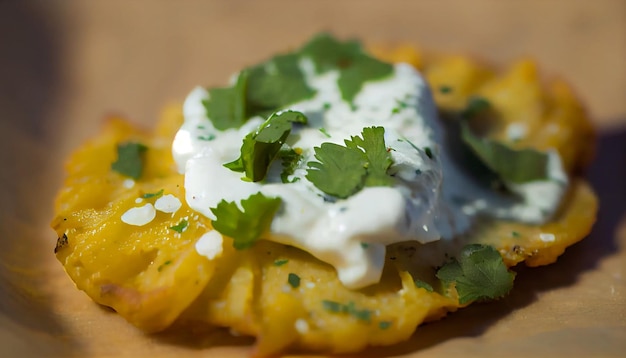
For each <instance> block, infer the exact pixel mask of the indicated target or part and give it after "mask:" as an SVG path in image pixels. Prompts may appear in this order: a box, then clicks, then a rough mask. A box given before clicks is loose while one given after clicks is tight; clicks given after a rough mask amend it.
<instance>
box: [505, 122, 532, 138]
mask: <svg viewBox="0 0 626 358" xmlns="http://www.w3.org/2000/svg"><path fill="white" fill-rule="evenodd" d="M527 130H528V129H527V128H526V124H524V123H511V124H509V125H508V126H507V127H506V136H507V137H508V138H509V139H510V140H513V141H515V140H521V139H524V137H525V136H526V131H527Z"/></svg>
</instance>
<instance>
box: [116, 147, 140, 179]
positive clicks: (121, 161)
mask: <svg viewBox="0 0 626 358" xmlns="http://www.w3.org/2000/svg"><path fill="white" fill-rule="evenodd" d="M146 150H148V147H146V146H145V145H143V144H141V143H136V142H128V143H123V144H118V145H117V160H116V161H115V162H113V163H112V164H111V169H112V170H114V171H116V172H118V173H120V174H122V175H125V176H127V177H131V178H133V179H135V180H137V179H139V178H140V177H141V173H142V172H143V165H144V162H143V161H144V153H145V151H146Z"/></svg>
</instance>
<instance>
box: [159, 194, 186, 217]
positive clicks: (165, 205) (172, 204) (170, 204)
mask: <svg viewBox="0 0 626 358" xmlns="http://www.w3.org/2000/svg"><path fill="white" fill-rule="evenodd" d="M182 205H183V204H182V203H181V202H180V200H179V199H178V198H177V197H175V196H174V195H172V194H167V195H163V196H162V197H160V198H158V199H157V201H156V202H155V203H154V207H155V208H156V209H157V210H158V211H162V212H164V213H175V212H177V211H178V209H180V207H181V206H182Z"/></svg>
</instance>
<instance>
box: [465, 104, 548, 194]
mask: <svg viewBox="0 0 626 358" xmlns="http://www.w3.org/2000/svg"><path fill="white" fill-rule="evenodd" d="M490 108H491V104H490V103H489V101H487V100H486V99H485V98H482V97H472V98H470V100H469V102H468V104H467V107H466V108H465V109H464V110H463V111H462V112H461V117H462V118H461V120H460V121H459V125H460V132H461V139H462V140H463V142H464V143H465V145H466V146H467V147H468V148H469V149H470V150H471V152H473V153H474V154H475V156H476V157H477V158H478V159H479V160H480V162H482V164H484V165H485V166H486V167H487V168H488V169H489V170H490V171H491V172H493V173H494V174H496V175H497V176H498V177H499V178H500V179H501V180H502V181H504V182H505V183H507V182H508V183H518V184H519V183H526V182H531V181H536V180H546V179H548V178H549V171H548V153H546V152H541V151H538V150H535V149H531V148H524V149H514V148H512V147H510V146H508V145H507V144H505V143H502V142H499V141H495V140H492V139H489V138H486V137H481V136H477V135H475V134H474V133H473V132H472V129H471V127H470V124H469V121H470V120H471V119H473V118H475V117H476V116H478V115H480V114H482V113H485V112H486V111H488V110H489V109H490Z"/></svg>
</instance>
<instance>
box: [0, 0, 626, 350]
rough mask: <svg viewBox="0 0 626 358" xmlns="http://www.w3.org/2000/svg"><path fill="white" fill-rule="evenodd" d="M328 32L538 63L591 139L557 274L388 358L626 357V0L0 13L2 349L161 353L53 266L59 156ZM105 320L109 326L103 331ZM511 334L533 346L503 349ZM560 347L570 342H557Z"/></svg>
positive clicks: (6, 6)
mask: <svg viewBox="0 0 626 358" xmlns="http://www.w3.org/2000/svg"><path fill="white" fill-rule="evenodd" d="M322 30H328V31H332V32H334V33H335V34H337V35H339V36H341V37H359V38H361V39H363V40H365V41H367V42H375V43H380V42H385V43H386V42H390V43H411V44H415V45H417V46H419V47H421V48H424V49H428V50H433V51H446V52H450V51H455V52H465V53H470V54H473V55H475V56H478V57H480V58H483V59H485V60H487V61H491V62H493V63H496V64H500V65H505V64H506V63H508V62H510V61H512V60H514V59H517V58H520V57H522V56H530V57H533V58H535V59H536V60H537V61H538V62H539V63H540V66H541V68H542V70H543V73H544V74H545V75H546V76H548V77H549V76H562V77H564V78H566V79H568V80H569V81H570V82H571V83H572V85H573V86H574V87H575V88H576V91H577V93H578V94H579V96H580V98H581V99H582V100H583V101H584V102H585V103H586V104H587V106H588V110H589V113H590V115H591V117H592V119H593V121H594V122H595V123H596V124H597V126H598V128H599V131H600V144H599V155H598V159H597V160H596V162H595V163H594V165H593V167H592V168H591V170H590V173H591V174H590V179H591V180H592V183H594V185H595V186H596V188H597V189H598V191H599V196H600V198H601V201H602V211H601V213H600V221H599V225H598V226H597V228H596V230H595V231H594V234H592V237H591V238H590V240H587V241H585V242H583V243H581V244H579V245H577V246H575V247H574V248H572V249H570V250H568V252H567V253H566V254H565V256H564V257H563V258H562V260H561V261H560V262H559V263H557V264H556V265H554V266H553V267H548V268H541V269H537V271H536V272H537V273H535V274H530V275H529V274H525V275H524V273H522V274H521V275H520V278H518V280H519V282H518V285H517V286H516V290H517V292H518V293H517V295H514V296H512V297H510V298H507V299H506V300H504V301H501V302H498V303H495V304H492V305H491V306H480V305H479V306H477V307H472V308H470V309H468V310H466V311H464V312H460V313H458V314H456V315H453V316H452V317H450V318H449V319H447V320H445V321H443V322H442V323H437V324H433V325H431V326H429V327H428V330H424V333H423V334H422V335H423V338H422V340H421V343H409V344H407V345H404V346H403V347H401V348H400V349H399V350H396V351H395V352H396V353H398V354H406V355H407V356H413V355H414V354H416V355H417V353H415V352H418V353H419V355H420V356H422V355H425V356H438V355H450V354H463V355H466V354H467V355H481V356H497V355H501V354H505V353H506V354H507V355H515V354H511V352H513V353H515V352H518V353H519V352H523V354H522V355H526V354H535V355H542V354H543V355H546V356H555V355H570V356H576V355H586V354H594V353H598V354H600V355H608V354H612V353H615V352H619V351H620V350H621V351H622V352H623V351H626V347H625V345H624V343H621V345H618V342H625V341H626V323H624V322H626V312H625V311H626V303H624V302H626V297H625V296H626V292H625V284H624V281H623V280H624V278H623V277H624V276H623V275H624V274H625V272H624V265H625V264H624V262H626V253H624V240H622V239H619V237H621V238H623V237H625V236H626V234H624V232H626V230H625V229H624V225H623V224H622V225H621V226H619V224H618V223H619V222H620V220H622V219H623V216H624V213H625V211H626V209H625V206H624V202H626V189H625V185H624V183H626V144H625V143H626V1H623V0H594V1H591V0H527V1H497V0H475V1H466V0H438V1H408V0H407V1H400V0H385V1H372V0H352V1H330V0H322V1H319V0H318V1H276V0H272V1H242V0H233V1H196V0H190V1H173V0H172V1H168V0H135V1H122V0H109V1H105V0H94V1H78V0H74V1H59V0H56V1H1V2H0V166H1V167H2V170H1V171H0V190H1V191H0V198H1V201H0V215H1V217H0V219H1V221H0V224H1V225H0V238H1V240H2V245H3V246H2V249H3V251H2V253H1V254H0V284H1V285H2V286H0V287H1V289H0V356H23V355H25V354H27V355H29V354H30V355H35V356H38V355H42V354H49V355H61V356H66V355H69V354H72V353H73V354H76V355H79V356H82V355H85V354H93V355H100V356H119V355H122V354H123V352H124V351H126V350H125V348H123V347H124V346H125V345H127V346H129V347H134V349H135V352H137V351H140V352H144V353H145V354H146V355H147V354H150V355H152V356H159V355H163V354H166V352H170V351H168V350H163V349H161V348H159V347H160V346H159V345H158V344H157V345H155V344H156V343H154V341H155V339H153V338H146V337H145V336H143V335H141V334H140V333H138V332H137V331H136V330H134V329H133V328H132V327H129V326H128V325H126V324H125V322H122V321H121V320H118V318H117V317H116V316H115V315H108V314H106V313H105V311H104V310H100V309H99V308H97V307H95V305H93V304H92V303H91V302H89V301H88V300H87V298H86V297H85V296H81V295H82V293H80V292H77V291H75V289H74V288H73V286H72V284H71V282H69V279H67V278H66V277H65V275H64V274H63V272H62V269H61V267H60V265H59V264H57V263H56V262H55V259H54V257H53V255H52V248H53V247H54V241H55V237H54V233H53V232H52V231H51V230H50V229H49V228H48V221H49V220H50V218H51V216H52V201H53V197H54V194H55V192H56V190H57V189H58V188H59V186H60V184H61V181H62V178H63V172H62V163H63V160H64V158H65V157H66V156H67V154H68V153H69V152H70V151H71V150H72V149H74V148H75V147H76V146H78V145H79V144H80V143H81V142H83V141H84V140H85V139H87V138H88V137H90V136H92V135H94V134H95V133H97V130H98V128H99V125H100V122H101V120H102V119H103V118H104V116H105V115H106V114H107V113H112V112H113V113H122V114H124V115H126V116H128V117H129V118H130V119H131V120H133V121H134V122H138V123H141V124H143V125H145V126H146V127H149V126H150V125H151V123H153V121H154V120H155V119H156V117H157V116H158V113H159V111H160V109H161V108H162V105H163V104H165V103H168V102H171V101H181V100H182V99H184V97H185V96H186V94H187V92H188V91H189V90H190V89H191V88H193V87H194V86H195V85H198V84H203V85H216V84H222V83H224V82H225V81H226V80H227V79H228V77H229V75H230V74H231V73H232V72H233V71H235V70H237V69H239V68H241V67H242V66H245V65H249V64H252V63H255V62H257V61H259V60H262V59H263V58H266V57H268V56H269V55H271V54H273V53H275V52H277V51H281V50H284V49H286V48H289V47H292V46H297V45H299V44H300V43H302V42H303V41H304V40H306V39H307V38H308V37H309V36H311V35H312V34H315V33H317V32H319V31H322ZM623 222H624V220H622V223H623ZM620 228H621V229H620ZM619 230H622V231H621V232H622V234H618V231H619ZM620 235H621V236H620ZM591 239H592V240H593V241H592V240H591ZM522 271H524V270H522ZM533 275H535V276H533ZM537 276H541V277H542V279H541V280H540V281H539V282H537V281H536V280H533V279H532V277H537ZM58 287H61V288H63V291H62V292H58V291H56V290H58ZM520 292H521V293H520ZM538 298H541V300H538ZM64 299H71V300H72V302H80V304H79V305H78V306H77V307H65V306H64V305H63V300H64ZM563 302H565V304H563ZM546 312H547V313H548V314H546ZM72 313H75V314H74V315H72ZM94 320H96V321H94ZM99 320H104V321H106V322H107V325H108V326H107V327H114V328H115V329H114V330H113V331H107V332H102V331H99V327H100V323H99V322H100V321H99ZM559 320H563V321H562V322H561V321H559ZM476 322H479V323H476ZM480 322H482V323H480ZM560 325H563V327H564V329H563V330H558V329H557V330H555V329H556V328H558V327H560ZM555 327H556V328H555ZM550 329H552V330H550ZM535 331H536V332H535ZM521 333H523V334H524V335H525V337H526V340H515V339H513V338H512V337H514V336H515V335H516V334H521ZM535 333H536V334H535ZM502 337H509V338H510V339H509V340H504V341H503V340H502V339H503V338H502ZM107 339H110V340H107ZM566 339H567V340H572V343H571V345H569V346H567V347H565V346H560V345H558V344H554V342H563V341H565V340H566ZM110 342H115V344H111V343H110ZM532 342H536V343H535V346H534V347H533V346H532ZM529 345H530V347H529ZM183 346H184V345H183ZM168 347H169V348H167V349H173V348H172V346H168ZM173 347H175V348H176V347H178V346H177V345H173ZM507 347H508V348H507ZM176 349H182V348H180V347H178V348H176ZM511 350H512V351H511ZM130 351H131V352H132V351H133V350H132V349H131V350H130ZM176 352H177V354H180V353H181V352H182V353H183V354H191V353H193V354H198V351H196V350H193V349H192V350H191V351H186V350H184V349H182V350H181V351H176ZM377 352H378V353H376V354H378V355H385V354H386V353H385V352H381V351H377ZM224 354H225V353H224ZM232 354H238V353H232Z"/></svg>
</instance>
